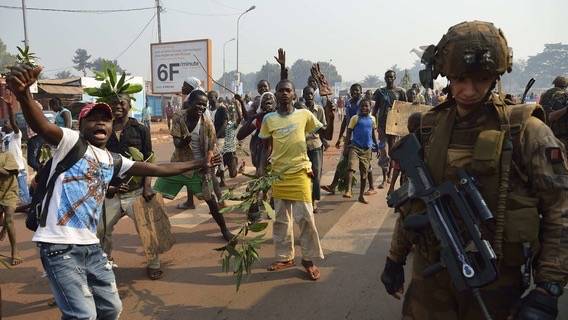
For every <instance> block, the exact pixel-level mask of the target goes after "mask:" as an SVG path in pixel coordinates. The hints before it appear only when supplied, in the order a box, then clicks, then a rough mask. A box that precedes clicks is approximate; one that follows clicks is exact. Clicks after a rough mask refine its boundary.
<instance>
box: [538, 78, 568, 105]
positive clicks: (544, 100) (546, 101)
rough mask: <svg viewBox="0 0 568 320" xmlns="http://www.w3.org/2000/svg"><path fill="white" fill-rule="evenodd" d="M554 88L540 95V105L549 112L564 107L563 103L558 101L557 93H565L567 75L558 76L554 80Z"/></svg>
mask: <svg viewBox="0 0 568 320" xmlns="http://www.w3.org/2000/svg"><path fill="white" fill-rule="evenodd" d="M552 84H554V88H550V89H548V90H546V92H544V93H543V94H542V96H541V97H540V101H539V103H540V105H541V106H542V107H543V108H544V110H545V111H546V112H547V113H550V112H551V111H554V110H558V109H559V108H561V107H562V104H559V103H558V97H555V96H556V95H557V94H565V93H566V92H567V91H566V87H567V86H568V79H567V78H566V77H562V76H558V77H556V78H555V79H554V81H553V82H552Z"/></svg>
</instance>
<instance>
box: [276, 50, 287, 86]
mask: <svg viewBox="0 0 568 320" xmlns="http://www.w3.org/2000/svg"><path fill="white" fill-rule="evenodd" d="M274 59H276V62H278V64H279V65H280V80H287V79H288V68H286V51H284V49H282V48H280V49H278V57H274Z"/></svg>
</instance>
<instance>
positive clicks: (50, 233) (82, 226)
mask: <svg viewBox="0 0 568 320" xmlns="http://www.w3.org/2000/svg"><path fill="white" fill-rule="evenodd" d="M61 130H63V137H62V138H61V141H60V142H59V145H58V146H57V149H55V152H54V154H53V164H52V166H51V173H50V178H51V175H52V174H53V173H54V171H55V167H56V165H57V164H58V163H59V162H60V161H61V160H63V158H65V156H66V155H67V153H69V151H70V150H71V148H73V146H74V145H75V143H76V142H77V140H78V139H79V132H78V131H74V130H71V129H67V128H61ZM133 164H134V161H132V160H130V159H127V158H125V157H122V166H121V168H120V171H119V177H121V178H122V177H124V175H125V173H126V172H127V171H128V170H129V169H130V168H131V167H132V165H133ZM113 168H114V167H113V160H112V155H111V154H110V152H108V151H106V150H103V149H99V148H97V147H94V146H92V145H89V146H88V147H87V151H86V152H85V155H84V156H83V158H82V159H81V160H79V161H78V162H77V163H75V165H73V167H71V168H70V169H69V170H67V171H65V172H63V173H62V174H60V175H59V177H58V178H57V180H56V181H55V186H54V188H53V194H52V196H51V201H50V203H49V210H48V213H47V221H46V224H45V227H41V226H40V227H38V229H37V231H36V232H35V234H34V236H33V239H32V241H35V242H47V243H57V244H83V245H87V244H96V243H99V239H98V238H97V224H98V222H99V219H100V218H101V213H102V209H103V203H104V199H105V194H106V191H107V188H108V184H109V183H110V180H111V179H112V174H113V171H114V170H113ZM44 201H45V200H44ZM44 205H45V203H44Z"/></svg>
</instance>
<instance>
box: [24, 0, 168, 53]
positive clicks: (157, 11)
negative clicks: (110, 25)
mask: <svg viewBox="0 0 568 320" xmlns="http://www.w3.org/2000/svg"><path fill="white" fill-rule="evenodd" d="M22 1H24V0H22ZM160 12H162V6H161V5H160V0H156V16H157V18H158V43H162V23H161V20H160Z"/></svg>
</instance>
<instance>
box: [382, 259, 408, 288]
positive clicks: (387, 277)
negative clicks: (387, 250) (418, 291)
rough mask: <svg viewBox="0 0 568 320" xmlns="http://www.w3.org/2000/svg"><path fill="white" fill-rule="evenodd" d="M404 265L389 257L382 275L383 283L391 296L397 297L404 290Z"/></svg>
mask: <svg viewBox="0 0 568 320" xmlns="http://www.w3.org/2000/svg"><path fill="white" fill-rule="evenodd" d="M403 266H404V264H403V263H398V262H395V261H393V260H392V259H390V258H389V257H387V261H386V263H385V270H384V271H383V274H382V275H381V281H382V282H383V284H384V285H385V289H387V292H388V293H389V294H390V295H395V294H396V293H399V292H401V291H402V288H404V267H403Z"/></svg>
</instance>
